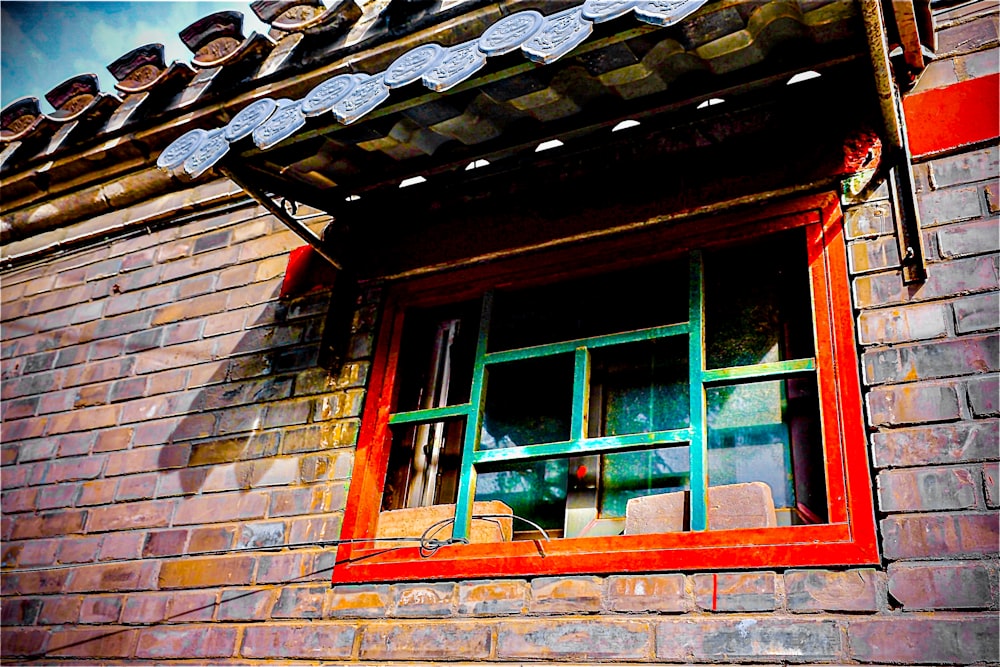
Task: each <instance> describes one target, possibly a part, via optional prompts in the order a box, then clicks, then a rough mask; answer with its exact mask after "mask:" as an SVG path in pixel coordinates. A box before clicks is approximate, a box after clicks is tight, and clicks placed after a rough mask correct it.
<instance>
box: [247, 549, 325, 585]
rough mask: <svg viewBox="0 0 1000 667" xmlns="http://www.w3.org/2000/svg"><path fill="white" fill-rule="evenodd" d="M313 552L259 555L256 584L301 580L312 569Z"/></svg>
mask: <svg viewBox="0 0 1000 667" xmlns="http://www.w3.org/2000/svg"><path fill="white" fill-rule="evenodd" d="M312 564H313V554H312V553H303V552H301V551H297V552H295V553H284V554H275V555H261V556H260V557H259V558H258V564H257V583H258V584H287V583H292V582H294V581H300V580H302V577H305V576H307V575H308V574H309V572H310V571H311V570H312Z"/></svg>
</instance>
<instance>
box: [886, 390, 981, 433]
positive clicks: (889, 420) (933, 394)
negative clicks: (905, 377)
mask: <svg viewBox="0 0 1000 667" xmlns="http://www.w3.org/2000/svg"><path fill="white" fill-rule="evenodd" d="M867 400H868V411H869V415H870V417H871V423H872V424H873V425H874V426H885V425H904V424H921V423H931V422H938V421H949V420H955V419H959V418H960V417H961V411H960V410H959V405H958V392H957V390H956V388H955V386H954V385H952V384H916V385H905V386H897V387H878V388H876V389H873V390H872V391H871V392H869V394H868V396H867Z"/></svg>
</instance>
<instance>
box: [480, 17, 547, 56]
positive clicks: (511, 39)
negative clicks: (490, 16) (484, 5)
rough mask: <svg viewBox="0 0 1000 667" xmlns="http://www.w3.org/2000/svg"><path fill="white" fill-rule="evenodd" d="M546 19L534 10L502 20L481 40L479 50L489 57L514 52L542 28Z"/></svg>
mask: <svg viewBox="0 0 1000 667" xmlns="http://www.w3.org/2000/svg"><path fill="white" fill-rule="evenodd" d="M544 21H545V19H543V18H542V15H541V14H539V13H538V12H536V11H535V10H533V9H529V10H527V11H523V12H518V13H516V14H511V15H510V16H507V17H505V18H502V19H500V20H499V21H497V22H496V23H494V24H493V25H491V26H490V27H489V28H487V29H486V32H484V33H483V34H482V36H481V37H480V38H479V50H480V51H482V52H483V53H485V54H486V55H488V56H500V55H503V54H505V53H510V52H511V51H514V50H515V49H517V48H518V47H519V46H521V45H522V44H524V43H525V42H526V41H528V38H529V37H531V36H532V35H534V34H535V31H536V30H538V29H539V28H541V27H542V23H544Z"/></svg>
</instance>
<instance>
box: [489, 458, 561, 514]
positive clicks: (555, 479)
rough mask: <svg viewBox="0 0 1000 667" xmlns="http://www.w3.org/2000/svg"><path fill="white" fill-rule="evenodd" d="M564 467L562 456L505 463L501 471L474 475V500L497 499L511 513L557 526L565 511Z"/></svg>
mask: <svg viewBox="0 0 1000 667" xmlns="http://www.w3.org/2000/svg"><path fill="white" fill-rule="evenodd" d="M568 470H569V464H568V462H567V460H566V459H564V458H563V459H549V460H542V461H521V462H517V463H509V464H507V465H505V466H503V469H502V470H498V471H495V472H484V473H480V474H479V475H478V477H477V478H476V500H501V501H503V502H504V503H506V504H507V505H508V506H509V507H510V508H511V509H512V510H513V511H514V515H515V516H519V517H524V518H525V519H528V520H529V521H533V522H535V523H537V524H538V525H539V526H541V527H542V528H553V529H559V528H562V526H563V518H564V517H565V514H566V484H567V471H568Z"/></svg>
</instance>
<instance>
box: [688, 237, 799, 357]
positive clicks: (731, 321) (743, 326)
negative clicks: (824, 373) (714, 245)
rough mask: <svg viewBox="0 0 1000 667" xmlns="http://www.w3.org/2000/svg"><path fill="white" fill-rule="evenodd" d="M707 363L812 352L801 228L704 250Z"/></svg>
mask: <svg viewBox="0 0 1000 667" xmlns="http://www.w3.org/2000/svg"><path fill="white" fill-rule="evenodd" d="M704 262H705V347H706V349H705V355H706V364H707V368H728V367H731V366H746V365H750V364H759V363H765V362H771V361H781V360H785V359H803V358H810V357H813V356H814V354H815V353H814V351H813V332H812V302H811V300H810V295H809V284H810V281H809V275H808V262H807V258H806V252H805V238H804V236H803V232H802V230H792V231H789V232H783V233H781V234H772V235H770V236H767V237H764V238H763V239H761V240H758V241H755V242H753V243H749V244H746V245H741V246H738V247H735V248H726V249H723V250H717V251H712V252H706V253H705V255H704Z"/></svg>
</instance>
